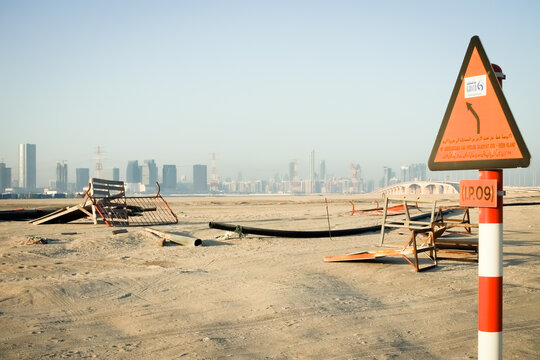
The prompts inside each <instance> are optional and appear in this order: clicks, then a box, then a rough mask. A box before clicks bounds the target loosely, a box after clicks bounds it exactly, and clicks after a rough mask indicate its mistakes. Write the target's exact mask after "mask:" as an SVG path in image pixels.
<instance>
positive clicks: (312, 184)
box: [307, 150, 315, 194]
mask: <svg viewBox="0 0 540 360" xmlns="http://www.w3.org/2000/svg"><path fill="white" fill-rule="evenodd" d="M314 192H315V150H311V154H310V156H309V184H308V189H307V193H309V194H313V193H314Z"/></svg>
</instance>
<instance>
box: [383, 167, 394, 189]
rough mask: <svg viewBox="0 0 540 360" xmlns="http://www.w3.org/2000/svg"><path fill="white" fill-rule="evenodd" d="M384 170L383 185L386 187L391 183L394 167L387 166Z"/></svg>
mask: <svg viewBox="0 0 540 360" xmlns="http://www.w3.org/2000/svg"><path fill="white" fill-rule="evenodd" d="M383 171H384V176H383V181H382V186H383V187H386V186H388V185H390V180H391V179H392V169H391V168H389V167H386V166H385V167H384V169H383Z"/></svg>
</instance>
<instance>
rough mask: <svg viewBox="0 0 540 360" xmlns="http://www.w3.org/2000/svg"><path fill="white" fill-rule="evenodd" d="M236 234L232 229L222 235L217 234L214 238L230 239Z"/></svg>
mask: <svg viewBox="0 0 540 360" xmlns="http://www.w3.org/2000/svg"><path fill="white" fill-rule="evenodd" d="M237 235H238V234H236V233H234V232H232V231H227V232H226V233H225V234H223V235H219V236H216V240H230V239H232V238H233V237H237Z"/></svg>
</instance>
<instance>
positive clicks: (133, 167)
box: [126, 160, 141, 184]
mask: <svg viewBox="0 0 540 360" xmlns="http://www.w3.org/2000/svg"><path fill="white" fill-rule="evenodd" d="M126 182H127V183H135V184H136V183H140V182H141V173H140V171H139V162H138V161H137V160H132V161H128V164H127V169H126Z"/></svg>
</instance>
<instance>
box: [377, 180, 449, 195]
mask: <svg viewBox="0 0 540 360" xmlns="http://www.w3.org/2000/svg"><path fill="white" fill-rule="evenodd" d="M374 193H375V194H380V195H385V196H388V195H447V194H459V183H457V182H456V183H454V182H442V181H440V182H437V181H410V182H404V183H399V184H394V185H390V186H387V187H385V188H382V189H378V190H375V191H374Z"/></svg>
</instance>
